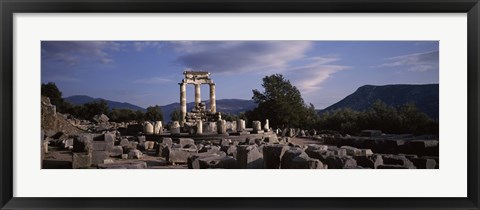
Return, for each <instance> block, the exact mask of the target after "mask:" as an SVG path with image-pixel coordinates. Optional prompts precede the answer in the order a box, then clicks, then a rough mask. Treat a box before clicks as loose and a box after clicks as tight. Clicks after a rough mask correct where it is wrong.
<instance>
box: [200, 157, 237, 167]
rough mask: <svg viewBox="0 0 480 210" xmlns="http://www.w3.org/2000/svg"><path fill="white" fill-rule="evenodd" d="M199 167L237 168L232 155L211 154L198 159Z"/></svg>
mask: <svg viewBox="0 0 480 210" xmlns="http://www.w3.org/2000/svg"><path fill="white" fill-rule="evenodd" d="M198 162H199V165H200V169H206V168H224V169H235V168H237V161H236V160H235V158H233V157H232V156H217V157H215V156H213V157H207V158H201V159H198Z"/></svg>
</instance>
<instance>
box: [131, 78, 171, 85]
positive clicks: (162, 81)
mask: <svg viewBox="0 0 480 210" xmlns="http://www.w3.org/2000/svg"><path fill="white" fill-rule="evenodd" d="M170 82H172V80H170V79H166V78H162V77H151V78H145V79H137V80H134V81H132V83H137V84H165V83H170Z"/></svg>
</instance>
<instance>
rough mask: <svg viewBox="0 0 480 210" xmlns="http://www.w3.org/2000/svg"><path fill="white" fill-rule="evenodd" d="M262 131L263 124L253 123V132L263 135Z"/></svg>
mask: <svg viewBox="0 0 480 210" xmlns="http://www.w3.org/2000/svg"><path fill="white" fill-rule="evenodd" d="M261 131H262V123H261V122H260V121H257V120H256V121H253V132H254V133H261Z"/></svg>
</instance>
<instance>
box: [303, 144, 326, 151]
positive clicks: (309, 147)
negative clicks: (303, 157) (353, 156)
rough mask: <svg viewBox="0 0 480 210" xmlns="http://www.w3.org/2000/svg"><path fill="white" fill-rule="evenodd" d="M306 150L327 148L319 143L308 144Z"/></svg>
mask: <svg viewBox="0 0 480 210" xmlns="http://www.w3.org/2000/svg"><path fill="white" fill-rule="evenodd" d="M307 150H328V146H327V145H320V144H308V145H307Z"/></svg>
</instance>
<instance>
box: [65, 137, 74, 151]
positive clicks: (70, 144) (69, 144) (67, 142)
mask: <svg viewBox="0 0 480 210" xmlns="http://www.w3.org/2000/svg"><path fill="white" fill-rule="evenodd" d="M64 148H65V149H68V148H73V139H67V140H65V143H64Z"/></svg>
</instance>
